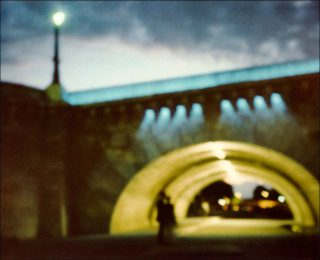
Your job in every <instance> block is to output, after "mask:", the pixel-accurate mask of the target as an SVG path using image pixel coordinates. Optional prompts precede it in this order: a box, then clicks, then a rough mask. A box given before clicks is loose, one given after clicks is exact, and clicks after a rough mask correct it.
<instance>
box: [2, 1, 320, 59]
mask: <svg viewBox="0 0 320 260" xmlns="http://www.w3.org/2000/svg"><path fill="white" fill-rule="evenodd" d="M1 7H2V8H1V43H2V44H4V45H6V44H8V43H11V42H14V41H21V40H24V39H27V38H33V37H39V38H41V37H44V36H46V35H48V34H49V33H51V29H52V28H51V24H50V14H51V13H52V12H53V11H54V10H57V9H63V10H65V11H66V12H67V13H68V22H67V23H66V24H65V26H64V28H63V30H64V34H67V35H74V36H78V37H91V36H105V35H111V36H117V37H120V38H122V39H123V40H125V41H129V42H131V43H135V44H141V45H144V46H152V45H153V44H158V45H165V46H167V47H169V48H179V49H183V50H185V51H188V52H197V51H204V50H205V51H212V53H214V54H215V55H218V56H219V55H225V53H226V52H227V53H229V55H232V53H239V52H243V53H247V54H248V55H252V56H254V55H257V56H259V55H260V56H261V55H266V53H265V52H266V50H265V49H264V47H263V46H266V43H269V44H271V43H272V44H273V45H274V48H278V49H279V50H280V51H281V52H286V49H287V48H288V45H290V46H291V47H292V46H295V48H296V52H301V55H302V56H303V58H309V57H318V55H319V2H318V1H309V2H308V1H304V2H295V1H256V2H253V1H186V2H182V1H176V2H175V1H171V2H168V1H150V2H149V1H128V2H124V1H92V2H89V1H75V2H73V1H2V2H1ZM267 46H268V45H267ZM230 53H231V54H230ZM293 53H294V52H293ZM293 55H294V54H293ZM260 56H259V57H260ZM292 58H293V59H294V58H295V57H292Z"/></svg>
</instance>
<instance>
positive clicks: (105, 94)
mask: <svg viewBox="0 0 320 260" xmlns="http://www.w3.org/2000/svg"><path fill="white" fill-rule="evenodd" d="M319 67H320V66H319V60H318V59H315V60H307V61H299V62H292V63H285V64H275V65H268V66H262V67H253V68H247V69H240V70H231V71H225V72H218V73H210V74H203V75H197V76H191V77H183V78H174V79H168V80H159V81H153V82H145V83H137V84H129V85H122V86H114V87H106V88H99V89H93V90H87V91H76V92H66V91H63V99H64V100H65V101H66V102H67V103H69V104H71V105H81V104H92V103H99V102H108V101H115V100H123V99H130V98H138V97H144V96H151V95H157V94H167V93H174V92H183V91H188V90H197V89H204V88H208V87H216V86H219V85H224V84H231V83H241V82H249V81H259V80H266V79H274V78H282V77H288V76H295V75H303V74H309V73H316V72H319Z"/></svg>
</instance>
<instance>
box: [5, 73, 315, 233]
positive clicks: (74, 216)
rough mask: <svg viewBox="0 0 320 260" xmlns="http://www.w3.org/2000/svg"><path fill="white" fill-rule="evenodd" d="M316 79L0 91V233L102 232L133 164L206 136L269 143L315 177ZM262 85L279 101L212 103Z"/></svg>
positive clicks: (132, 171) (137, 167)
mask: <svg viewBox="0 0 320 260" xmlns="http://www.w3.org/2000/svg"><path fill="white" fill-rule="evenodd" d="M318 86H319V77H318V75H309V76H308V75H306V76H300V77H296V78H294V77H293V78H291V79H285V80H280V81H279V80H272V81H267V82H258V83H255V84H253V83H250V84H245V83H243V84H238V85H232V86H226V87H225V88H220V89H219V88H217V89H215V90H214V91H213V90H210V89H209V90H203V91H198V92H196V93H195V92H192V93H177V94H172V95H163V96H154V97H146V98H142V99H136V100H128V101H120V102H116V103H105V104H94V105H89V106H73V107H72V106H69V105H67V104H63V103H58V104H54V103H50V102H49V101H48V100H46V99H45V97H44V96H41V95H40V94H39V96H38V97H37V98H36V99H35V100H36V101H35V100H33V101H32V102H29V103H26V102H25V101H24V100H26V99H28V98H27V97H29V96H30V95H29V93H28V95H27V94H26V95H25V96H22V97H16V98H13V99H12V95H8V94H6V95H4V97H3V98H2V108H3V109H2V111H1V119H2V124H1V125H2V131H1V178H2V181H1V185H2V187H1V197H2V201H3V203H2V205H1V213H2V214H1V215H2V226H1V232H2V233H1V234H2V236H17V237H23V238H24V237H36V236H38V237H55V236H61V235H65V234H66V233H68V235H72V236H77V235H83V234H95V233H107V232H108V230H109V222H110V218H111V214H112V211H113V208H114V206H115V203H116V201H117V198H118V197H119V195H120V194H121V191H122V190H123V188H124V187H125V185H126V184H127V183H128V182H129V181H130V179H131V178H132V176H133V175H134V174H135V173H136V172H138V171H139V170H141V169H142V168H143V167H144V166H145V165H146V164H147V163H149V162H151V161H152V160H154V159H156V158H158V157H159V156H161V155H163V154H165V153H167V152H168V151H171V150H174V149H176V148H179V147H184V146H187V145H192V144H196V143H200V142H205V141H216V140H231V141H232V140H233V141H242V142H248V143H254V144H258V145H262V146H266V147H270V148H272V149H274V150H277V151H280V152H282V153H284V154H286V155H288V156H289V157H291V158H293V159H295V160H297V161H298V162H299V163H301V164H302V165H304V166H305V167H306V168H307V169H308V170H310V171H311V172H312V173H313V174H314V175H315V176H317V177H319V159H318V157H319V114H318V108H319V107H318V106H319V103H318V96H319V88H318ZM270 88H271V90H272V92H274V91H276V92H278V93H281V94H282V96H283V99H284V101H285V103H286V105H287V110H285V111H279V110H277V109H275V107H272V106H271V107H265V109H260V110H259V109H257V108H255V109H252V108H251V110H246V111H241V110H233V111H231V112H230V111H229V112H228V111H227V112H226V111H221V110H220V109H219V105H220V102H221V100H222V99H228V100H231V101H232V103H233V104H235V101H236V100H237V99H238V98H241V97H243V98H245V99H247V100H249V101H250V100H251V99H252V97H253V96H254V95H255V94H259V95H262V96H264V97H265V100H266V104H267V105H268V103H270V102H269V98H270V93H269V94H268V89H269V90H270ZM277 88H278V89H277ZM225 89H226V90H225ZM250 89H251V90H252V91H251V92H250V91H249V90H250ZM261 89H262V90H261ZM222 90H223V91H222ZM227 90H228V91H229V92H228V91H227ZM235 90H236V92H235ZM242 90H243V91H242ZM15 91H19V90H18V89H15ZM232 93H233V94H232ZM234 93H237V95H236V96H235V94H234ZM250 93H251V94H250ZM192 103H199V104H201V105H202V109H203V113H202V115H199V114H198V115H196V116H194V115H191V107H192ZM177 105H184V108H185V110H183V109H182V110H181V111H182V112H181V111H180V112H179V113H182V115H180V116H179V117H178V116H174V117H171V118H170V117H169V118H165V119H163V121H162V122H161V123H159V118H160V117H161V107H168V108H169V109H170V111H171V114H174V112H175V111H176V109H177V107H176V106H177ZM249 106H251V107H252V104H251V103H250V102H249ZM180 108H181V107H180ZM146 109H153V111H154V112H155V116H156V118H155V119H154V121H150V122H148V123H147V124H144V123H143V122H144V115H145V111H146ZM150 111H151V110H150ZM183 111H184V112H183ZM183 113H185V115H183Z"/></svg>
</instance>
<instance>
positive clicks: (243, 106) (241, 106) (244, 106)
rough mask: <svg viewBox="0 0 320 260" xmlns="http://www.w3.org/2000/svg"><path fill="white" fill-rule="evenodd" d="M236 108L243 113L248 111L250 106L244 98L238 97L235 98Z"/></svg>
mask: <svg viewBox="0 0 320 260" xmlns="http://www.w3.org/2000/svg"><path fill="white" fill-rule="evenodd" d="M237 108H238V110H239V111H241V112H244V113H248V112H250V106H249V104H248V101H247V100H245V99H244V98H239V99H238V100H237Z"/></svg>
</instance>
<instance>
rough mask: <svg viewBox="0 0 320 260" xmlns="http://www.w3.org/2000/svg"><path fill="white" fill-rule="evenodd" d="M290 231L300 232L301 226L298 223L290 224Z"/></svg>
mask: <svg viewBox="0 0 320 260" xmlns="http://www.w3.org/2000/svg"><path fill="white" fill-rule="evenodd" d="M291 231H292V232H294V233H302V228H301V227H300V226H298V225H292V227H291Z"/></svg>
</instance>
